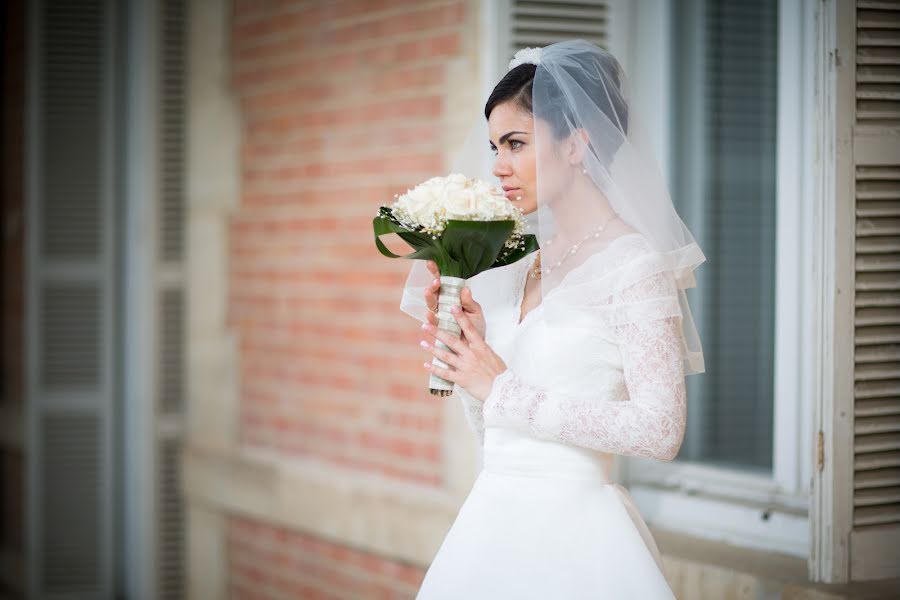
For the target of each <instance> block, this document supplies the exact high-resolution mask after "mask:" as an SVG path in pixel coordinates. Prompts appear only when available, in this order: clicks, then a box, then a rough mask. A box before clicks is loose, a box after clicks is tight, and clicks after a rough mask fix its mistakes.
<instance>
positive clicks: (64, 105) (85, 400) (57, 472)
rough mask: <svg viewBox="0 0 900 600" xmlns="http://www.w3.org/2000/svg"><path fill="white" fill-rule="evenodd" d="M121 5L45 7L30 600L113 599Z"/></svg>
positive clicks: (30, 390)
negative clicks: (116, 38)
mask: <svg viewBox="0 0 900 600" xmlns="http://www.w3.org/2000/svg"><path fill="white" fill-rule="evenodd" d="M112 8H113V7H112V5H111V4H110V3H109V2H106V1H104V0H45V1H43V2H33V3H31V5H30V13H29V18H30V22H29V40H30V45H29V49H28V53H29V64H28V71H27V73H28V77H29V89H28V101H27V107H28V110H29V115H28V123H27V128H26V132H27V133H26V139H27V147H28V156H27V159H26V165H27V178H28V179H27V186H28V187H27V196H26V203H27V210H28V213H27V227H28V229H27V236H26V237H27V251H26V252H27V253H26V281H27V290H26V299H27V303H26V307H27V308H26V311H27V314H26V335H25V339H26V344H27V356H26V382H27V383H26V385H27V388H26V389H27V420H28V440H29V443H28V446H27V451H26V454H27V457H26V460H27V465H28V474H27V478H28V498H29V500H28V508H29V517H28V518H29V523H28V529H27V531H28V547H29V556H28V558H29V565H30V571H29V573H28V593H29V596H30V597H35V598H67V597H97V598H109V597H112V596H113V575H112V573H113V571H112V565H113V552H112V548H113V535H114V532H113V528H114V523H113V518H114V514H115V510H114V489H115V481H114V475H113V470H114V465H113V460H112V457H113V451H114V423H113V418H114V412H113V408H114V404H113V402H114V387H113V377H114V372H115V370H114V352H113V348H114V338H113V334H114V331H113V327H114V323H115V318H116V311H115V305H114V285H115V262H114V253H113V243H114V236H113V231H114V223H115V214H114V196H113V193H114V177H113V176H114V169H113V157H114V156H115V153H114V148H113V144H114V140H115V137H114V120H113V115H114V103H113V93H114V89H115V87H114V83H115V82H114V80H113V64H114V63H113V56H114V49H113V46H112V44H113V36H112V23H113V16H114V15H113V12H112Z"/></svg>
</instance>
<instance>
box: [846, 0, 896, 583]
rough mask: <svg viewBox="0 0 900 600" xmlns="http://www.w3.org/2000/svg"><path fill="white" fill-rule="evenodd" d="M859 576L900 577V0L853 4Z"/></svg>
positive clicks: (855, 541)
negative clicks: (854, 33)
mask: <svg viewBox="0 0 900 600" xmlns="http://www.w3.org/2000/svg"><path fill="white" fill-rule="evenodd" d="M855 62H856V65H855V66H856V123H855V127H854V132H853V138H854V157H853V159H854V160H853V162H854V165H855V174H856V184H855V191H856V228H855V231H856V251H855V256H856V260H855V302H854V304H855V320H854V333H855V340H854V342H855V343H854V349H855V357H854V377H853V380H854V388H853V389H854V394H853V395H854V402H853V517H852V529H851V533H850V578H851V579H852V580H865V579H879V578H885V577H900V143H898V141H897V139H898V137H897V136H898V133H900V2H896V1H895V2H884V1H880V2H873V1H864V0H858V2H857V3H856V61H855Z"/></svg>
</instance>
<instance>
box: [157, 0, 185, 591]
mask: <svg viewBox="0 0 900 600" xmlns="http://www.w3.org/2000/svg"><path fill="white" fill-rule="evenodd" d="M159 7H160V13H159V17H160V22H159V30H158V31H159V35H160V41H159V51H160V55H159V63H158V64H159V79H158V85H159V87H158V98H159V104H158V106H159V115H158V123H159V130H158V139H159V143H158V145H157V148H158V150H159V155H158V163H157V164H158V171H157V172H158V186H157V190H158V197H157V213H156V214H157V223H156V231H157V240H156V249H157V272H156V290H157V307H158V311H157V315H156V318H157V321H156V322H157V361H156V370H155V372H156V414H157V426H156V460H155V464H156V485H155V489H156V494H157V501H156V532H157V535H156V566H157V574H156V576H157V597H158V598H182V597H184V596H185V592H186V590H185V569H184V562H185V552H184V539H185V536H184V521H185V515H184V498H183V496H182V492H181V476H180V472H181V449H182V447H183V440H184V405H185V402H184V395H185V389H184V382H185V373H184V370H185V361H186V357H185V353H184V352H185V310H186V306H185V297H184V294H185V285H184V284H185V279H184V246H185V244H184V240H185V230H186V227H185V137H184V136H185V132H186V131H187V123H186V121H185V118H186V112H185V110H186V87H185V76H186V68H185V61H186V56H187V54H186V53H187V48H186V43H187V39H186V32H187V27H188V25H187V17H188V15H187V8H186V3H185V2H183V1H182V0H162V1H161V2H160V5H159Z"/></svg>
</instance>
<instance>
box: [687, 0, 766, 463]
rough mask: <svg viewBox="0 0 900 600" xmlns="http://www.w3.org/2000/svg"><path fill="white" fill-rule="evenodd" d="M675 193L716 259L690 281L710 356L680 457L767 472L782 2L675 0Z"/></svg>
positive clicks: (693, 381) (695, 385)
mask: <svg viewBox="0 0 900 600" xmlns="http://www.w3.org/2000/svg"><path fill="white" fill-rule="evenodd" d="M672 17H673V18H672V20H671V26H672V38H671V47H672V52H671V57H672V64H671V72H672V78H671V81H672V85H671V95H670V98H671V101H672V103H673V109H672V112H671V114H672V117H673V118H672V131H673V135H672V136H671V138H670V139H671V144H672V148H671V154H670V156H671V157H672V158H671V171H670V172H671V183H672V185H671V193H672V200H673V202H674V203H675V207H676V209H677V210H678V212H679V214H680V215H681V216H682V219H684V221H685V223H686V224H687V226H688V228H689V229H690V230H691V232H693V234H694V236H695V237H696V239H697V241H698V243H699V244H700V247H701V248H703V251H704V253H705V254H706V257H707V262H706V263H705V264H704V265H703V266H702V267H701V268H700V269H698V271H697V281H698V287H697V288H695V289H692V290H689V291H688V298H689V300H690V303H691V307H692V309H693V311H694V317H695V321H696V325H697V329H698V331H699V333H700V338H701V340H702V341H703V350H704V356H705V362H706V373H705V374H704V375H702V376H700V377H689V378H688V379H687V383H688V398H689V401H688V406H689V418H688V426H687V431H686V433H685V441H684V444H683V446H682V448H681V452H680V453H679V456H678V459H677V460H682V461H692V462H702V463H704V464H716V465H722V466H729V467H735V468H739V469H746V470H754V471H758V472H765V473H769V472H771V469H772V418H773V392H774V376H773V370H774V352H775V344H774V329H775V231H776V222H775V221H776V118H777V78H778V73H777V67H778V63H777V52H778V48H777V44H778V31H777V30H778V6H777V3H776V1H775V0H759V1H757V2H704V1H703V0H678V1H677V2H675V4H674V10H673V13H672Z"/></svg>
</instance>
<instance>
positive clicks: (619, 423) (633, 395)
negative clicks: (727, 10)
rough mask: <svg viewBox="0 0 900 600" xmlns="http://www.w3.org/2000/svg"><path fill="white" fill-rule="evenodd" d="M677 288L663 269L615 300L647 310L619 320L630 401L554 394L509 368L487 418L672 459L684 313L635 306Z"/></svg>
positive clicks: (679, 407) (678, 438)
mask: <svg viewBox="0 0 900 600" xmlns="http://www.w3.org/2000/svg"><path fill="white" fill-rule="evenodd" d="M675 294H676V290H675V286H674V281H673V280H671V277H670V275H669V274H666V273H661V274H658V275H656V276H653V277H650V278H647V279H645V280H643V281H641V282H639V283H637V284H635V285H633V286H631V287H630V288H628V289H627V290H625V291H624V292H622V293H621V295H620V296H619V297H618V298H616V299H614V302H620V303H622V306H623V307H626V308H627V311H628V312H631V313H639V314H641V315H642V318H640V319H634V320H629V319H623V321H625V322H622V323H620V324H617V325H616V326H615V332H616V336H617V340H618V343H619V348H620V351H621V354H622V367H623V374H624V378H625V385H626V387H627V389H628V399H627V400H607V399H604V398H597V397H590V396H584V397H571V396H568V395H562V394H554V393H553V392H552V390H547V389H544V388H542V387H539V386H535V385H532V384H529V383H528V382H525V381H523V380H522V379H521V378H520V377H519V376H518V375H517V374H516V373H514V372H513V371H511V370H510V369H507V370H506V371H504V372H503V373H502V374H501V375H499V376H498V377H497V378H496V379H495V380H494V387H493V388H492V390H491V394H490V395H489V396H488V397H487V398H486V399H485V402H484V408H483V410H484V414H483V420H484V424H486V425H491V426H494V425H497V426H507V427H513V428H516V429H519V430H522V431H525V432H528V433H529V434H530V435H533V436H534V437H537V438H541V439H553V440H559V441H563V442H566V443H570V444H574V445H578V446H584V447H588V448H593V449H595V450H599V451H601V452H609V453H613V454H622V455H630V456H641V457H646V458H654V459H658V460H665V461H668V460H672V459H673V458H675V456H676V455H677V454H678V450H679V448H680V447H681V442H682V440H683V438H684V429H685V424H686V418H687V406H686V394H685V381H684V363H683V358H682V346H681V323H680V317H678V316H666V317H662V318H646V317H648V312H647V311H646V310H643V309H638V310H635V308H636V307H639V306H640V305H641V304H646V301H647V300H652V301H655V300H658V299H659V298H660V297H663V296H674V295H675Z"/></svg>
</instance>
